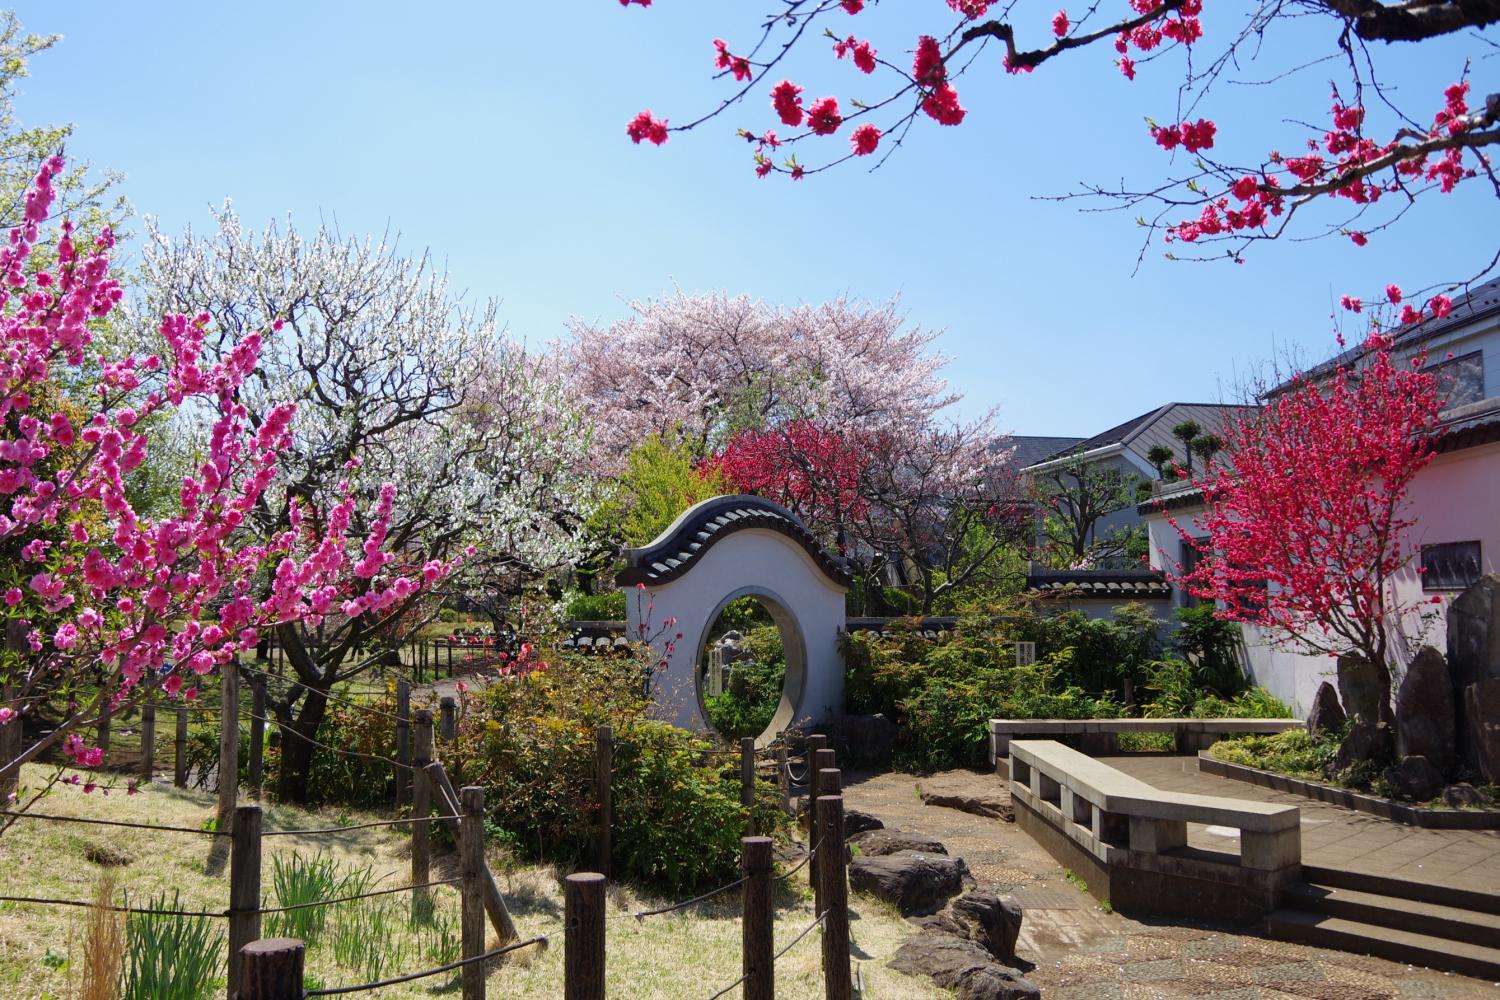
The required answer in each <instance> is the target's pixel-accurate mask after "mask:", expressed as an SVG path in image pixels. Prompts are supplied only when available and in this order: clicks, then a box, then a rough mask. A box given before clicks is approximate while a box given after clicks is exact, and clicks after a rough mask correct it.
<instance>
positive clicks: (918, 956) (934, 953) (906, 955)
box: [890, 931, 1042, 1000]
mask: <svg viewBox="0 0 1500 1000" xmlns="http://www.w3.org/2000/svg"><path fill="white" fill-rule="evenodd" d="M890 967H891V968H893V969H895V970H896V971H897V972H905V973H907V974H908V975H913V976H927V977H928V978H929V979H931V980H932V981H933V982H935V983H937V984H938V985H939V986H941V987H943V988H944V989H950V990H954V991H955V992H956V993H957V994H958V996H959V997H960V998H962V1000H1037V998H1040V997H1041V995H1042V993H1041V991H1040V990H1039V989H1037V988H1036V986H1034V985H1033V984H1032V983H1030V982H1028V981H1027V980H1026V978H1025V977H1024V976H1022V975H1021V974H1020V973H1019V972H1018V971H1016V970H1015V969H1011V968H1007V967H1006V966H1004V965H1001V964H1000V963H998V962H996V961H995V959H994V957H993V956H992V955H990V953H989V952H988V951H986V950H985V949H984V948H982V947H980V946H979V945H977V944H975V943H974V942H972V941H967V940H965V939H963V938H960V937H955V936H953V935H951V934H944V933H942V932H939V931H924V932H923V933H921V934H918V935H916V936H915V937H911V938H907V939H906V940H905V941H904V942H902V944H901V947H900V948H898V949H896V954H895V955H894V956H893V957H892V958H891V961H890Z"/></svg>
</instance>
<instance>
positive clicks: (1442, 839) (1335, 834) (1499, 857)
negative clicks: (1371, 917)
mask: <svg viewBox="0 0 1500 1000" xmlns="http://www.w3.org/2000/svg"><path fill="white" fill-rule="evenodd" d="M1100 759H1101V760H1103V761H1104V762H1105V763H1107V764H1109V765H1111V766H1113V767H1116V768H1119V769H1120V770H1121V771H1124V772H1126V773H1127V774H1130V775H1133V776H1134V777H1137V778H1139V779H1141V780H1142V781H1144V782H1146V783H1147V784H1150V785H1155V786H1156V787H1157V788H1161V789H1164V790H1169V791H1174V792H1192V793H1194V794H1198V795H1220V796H1223V797H1225V798H1233V799H1253V800H1257V801H1260V802H1277V803H1284V804H1286V805H1294V806H1298V807H1300V808H1301V810H1302V860H1303V861H1304V862H1306V863H1307V864H1310V865H1319V866H1322V867H1326V868H1345V869H1352V870H1354V871H1361V872H1369V873H1372V874H1375V875H1389V876H1393V877H1395V878H1403V879H1408V880H1410V881H1414V882H1427V883H1433V884H1438V885H1451V886H1455V887H1458V888H1464V889H1482V890H1484V891H1486V892H1500V830H1427V829H1423V828H1421V827H1414V826H1406V825H1404V824H1401V823H1393V822H1391V821H1390V820H1385V819H1381V818H1379V817H1378V816H1371V815H1369V814H1368V813H1361V812H1355V811H1354V810H1352V809H1344V808H1341V807H1339V806H1335V805H1329V804H1327V803H1324V802H1318V801H1315V800H1313V799H1309V798H1306V797H1304V796H1301V795H1292V794H1291V793H1289V792H1278V791H1275V790H1273V789H1269V788H1261V787H1260V786H1258V785H1252V784H1249V783H1247V782H1244V781H1235V780H1234V779H1232V778H1220V777H1218V776H1216V775H1212V774H1205V773H1204V772H1202V771H1200V770H1198V760H1197V758H1196V757H1174V756H1154V755H1152V756H1138V757H1103V758H1100ZM1238 837H1239V834H1238V831H1234V830H1227V829H1224V828H1222V827H1204V826H1201V825H1197V824H1191V825H1189V827H1188V843H1189V844H1191V845H1192V846H1193V847H1200V848H1205V849H1207V850H1220V851H1234V852H1236V853H1237V852H1238V847H1237V845H1236V844H1235V843H1234V842H1235V841H1236V840H1237V839H1238Z"/></svg>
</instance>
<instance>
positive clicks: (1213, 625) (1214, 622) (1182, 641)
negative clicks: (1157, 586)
mask: <svg viewBox="0 0 1500 1000" xmlns="http://www.w3.org/2000/svg"><path fill="white" fill-rule="evenodd" d="M1214 612H1215V608H1214V606H1213V605H1212V604H1200V605H1197V606H1196V607H1191V608H1178V609H1177V610H1176V611H1175V612H1173V614H1172V617H1173V618H1174V619H1176V621H1177V623H1178V627H1177V631H1176V632H1175V633H1173V635H1172V643H1171V645H1172V649H1173V650H1174V651H1175V652H1176V653H1177V654H1178V655H1179V656H1180V657H1181V658H1182V659H1184V660H1187V661H1189V662H1190V663H1192V664H1194V674H1195V676H1196V678H1197V681H1198V683H1199V684H1201V685H1202V686H1204V687H1206V688H1208V689H1210V690H1211V691H1214V692H1215V693H1217V694H1219V695H1222V696H1224V697H1228V696H1230V695H1233V694H1235V693H1236V692H1238V691H1239V690H1240V689H1241V688H1243V687H1244V686H1245V668H1244V665H1243V664H1242V663H1241V661H1240V647H1241V644H1242V642H1243V640H1242V637H1241V634H1240V626H1239V623H1237V622H1232V621H1226V620H1225V619H1223V618H1219V617H1217V616H1216V615H1215V613H1214Z"/></svg>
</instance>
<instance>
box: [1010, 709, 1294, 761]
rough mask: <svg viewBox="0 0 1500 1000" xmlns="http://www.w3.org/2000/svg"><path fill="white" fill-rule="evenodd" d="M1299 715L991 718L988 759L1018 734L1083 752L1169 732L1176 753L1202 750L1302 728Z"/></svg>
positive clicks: (1114, 748)
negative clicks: (1125, 737) (1123, 737)
mask: <svg viewBox="0 0 1500 1000" xmlns="http://www.w3.org/2000/svg"><path fill="white" fill-rule="evenodd" d="M1303 728H1305V723H1303V722H1302V721H1301V720H1299V719H991V720H990V763H991V764H992V765H995V764H999V763H1001V762H1002V761H1003V760H1004V759H1005V758H1006V757H1008V756H1010V741H1011V740H1012V739H1016V738H1018V737H1037V736H1061V737H1066V738H1067V739H1068V740H1069V741H1070V742H1074V741H1076V742H1077V743H1078V744H1079V747H1080V749H1082V750H1084V751H1085V752H1087V753H1092V754H1095V755H1096V756H1103V755H1107V754H1112V753H1116V752H1118V750H1119V736H1120V734H1121V733H1171V734H1172V735H1173V743H1174V746H1175V747H1176V749H1177V752H1178V753H1197V752H1198V751H1199V750H1206V749H1208V748H1209V747H1210V746H1212V745H1213V744H1214V743H1216V742H1218V741H1219V740H1220V739H1222V738H1224V737H1225V736H1241V735H1264V736H1269V735H1272V734H1274V733H1284V732H1286V731H1287V730H1289V729H1303Z"/></svg>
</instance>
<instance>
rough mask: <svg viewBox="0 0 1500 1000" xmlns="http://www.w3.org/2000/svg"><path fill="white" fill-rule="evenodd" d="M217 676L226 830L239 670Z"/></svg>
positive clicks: (236, 753)
mask: <svg viewBox="0 0 1500 1000" xmlns="http://www.w3.org/2000/svg"><path fill="white" fill-rule="evenodd" d="M220 680H221V681H222V688H221V692H220V698H219V813H218V817H219V829H220V830H227V829H229V821H230V819H231V818H232V817H233V816H234V807H235V803H236V801H237V800H238V795H239V784H240V672H239V670H238V669H237V668H236V667H234V666H233V665H231V664H225V666H224V669H223V670H222V671H221V672H220ZM241 943H242V944H243V943H244V942H241ZM230 995H231V996H232V995H233V993H232V992H231V994H230Z"/></svg>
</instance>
